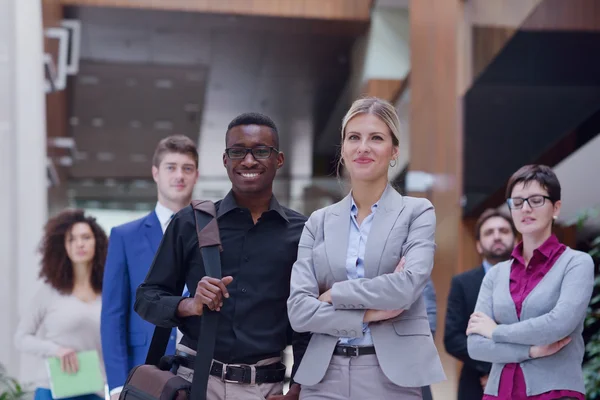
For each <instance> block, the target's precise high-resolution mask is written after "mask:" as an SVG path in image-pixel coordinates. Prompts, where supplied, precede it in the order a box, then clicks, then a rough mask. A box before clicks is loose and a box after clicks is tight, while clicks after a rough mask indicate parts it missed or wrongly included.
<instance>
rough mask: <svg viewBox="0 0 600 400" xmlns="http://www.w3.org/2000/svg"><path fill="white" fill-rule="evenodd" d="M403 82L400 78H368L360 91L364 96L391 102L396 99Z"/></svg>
mask: <svg viewBox="0 0 600 400" xmlns="http://www.w3.org/2000/svg"><path fill="white" fill-rule="evenodd" d="M403 82H404V80H402V79H369V80H368V81H367V83H365V86H364V89H363V91H362V92H363V94H364V95H366V96H374V97H379V98H380V99H384V100H387V101H389V102H392V103H393V102H394V101H395V100H396V99H397V96H398V93H399V92H400V89H401V88H402V85H403Z"/></svg>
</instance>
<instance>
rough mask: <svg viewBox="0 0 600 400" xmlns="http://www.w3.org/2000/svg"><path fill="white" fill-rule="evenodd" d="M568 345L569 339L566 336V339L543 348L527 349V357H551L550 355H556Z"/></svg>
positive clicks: (533, 347) (532, 347)
mask: <svg viewBox="0 0 600 400" xmlns="http://www.w3.org/2000/svg"><path fill="white" fill-rule="evenodd" d="M569 343H571V338H570V337H568V336H567V337H566V338H564V339H561V340H559V341H558V342H554V343H551V344H547V345H544V346H531V347H530V348H529V357H531V358H541V357H548V356H551V355H552V354H555V353H558V352H559V351H560V350H562V348H563V347H565V346H566V345H568V344H569Z"/></svg>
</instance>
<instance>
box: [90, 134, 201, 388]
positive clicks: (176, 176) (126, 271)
mask: <svg viewBox="0 0 600 400" xmlns="http://www.w3.org/2000/svg"><path fill="white" fill-rule="evenodd" d="M152 177H153V178H154V181H155V182H156V188H157V192H158V201H157V203H156V208H155V209H154V211H152V212H151V213H150V214H148V215H146V216H145V217H143V218H140V219H138V220H136V221H133V222H129V223H126V224H124V225H120V226H117V227H115V228H113V229H112V231H111V234H110V242H109V246H108V255H107V258H106V265H105V269H104V285H103V290H102V316H101V329H100V330H101V337H102V353H103V355H104V363H105V367H106V375H107V380H108V387H109V391H110V396H111V399H117V398H118V397H119V394H120V392H121V389H122V388H123V385H124V384H125V380H126V379H127V376H128V374H129V372H130V371H131V369H132V368H133V367H135V366H136V365H140V364H143V363H144V362H145V360H146V354H147V353H148V348H149V347H150V341H151V339H152V334H153V332H154V325H152V324H150V323H149V322H146V321H144V320H143V319H142V318H140V316H139V315H138V314H136V313H135V312H133V303H134V301H135V292H136V289H137V287H138V286H139V285H140V284H141V283H142V281H143V280H144V278H145V277H146V274H147V273H148V269H149V268H150V265H151V264H152V260H153V259H154V254H155V253H156V250H157V249H158V246H159V244H160V242H161V240H162V236H163V233H164V231H165V229H166V227H167V225H168V223H169V222H170V220H171V217H172V216H173V215H174V214H175V213H177V212H178V211H179V210H181V209H182V208H184V207H185V206H187V205H189V204H190V201H191V198H192V191H193V189H194V185H195V184H196V181H197V180H198V150H197V149H196V145H195V144H194V142H193V141H192V140H191V139H190V138H188V137H186V136H182V135H177V136H169V137H167V138H165V139H163V140H161V141H160V142H159V144H158V146H157V147H156V150H155V152H154V157H153V159H152ZM175 341H176V331H175V330H173V334H172V335H171V340H170V341H169V346H168V350H167V353H168V354H174V353H175Z"/></svg>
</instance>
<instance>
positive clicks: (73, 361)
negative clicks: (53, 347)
mask: <svg viewBox="0 0 600 400" xmlns="http://www.w3.org/2000/svg"><path fill="white" fill-rule="evenodd" d="M56 356H57V357H58V358H60V368H61V369H62V370H63V372H66V373H67V374H76V373H77V371H79V362H78V361H77V352H76V351H75V350H73V349H68V348H65V347H61V348H60V349H58V351H57V352H56Z"/></svg>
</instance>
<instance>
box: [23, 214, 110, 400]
mask: <svg viewBox="0 0 600 400" xmlns="http://www.w3.org/2000/svg"><path fill="white" fill-rule="evenodd" d="M107 246H108V239H107V237H106V233H104V231H103V230H102V228H101V227H100V225H98V223H97V222H96V220H95V219H94V218H92V217H89V216H86V215H85V214H84V212H83V210H66V211H63V212H61V213H60V214H58V215H57V216H55V217H53V218H51V219H50V220H49V221H48V223H47V224H46V227H45V229H44V237H43V239H42V243H41V246H40V252H41V254H42V268H41V271H40V278H42V279H43V281H44V284H43V285H42V286H41V287H40V288H39V290H38V291H37V293H36V294H35V296H34V298H33V302H32V305H31V307H29V308H28V312H27V313H26V314H25V315H23V316H22V318H21V321H20V323H19V327H18V329H17V333H16V335H15V344H16V346H17V348H18V349H19V350H21V351H23V352H26V353H29V354H32V355H34V356H36V357H37V358H39V362H38V363H37V365H36V366H35V369H32V371H31V375H30V377H29V378H30V379H28V380H31V381H33V383H35V385H36V392H35V400H51V399H52V394H51V391H50V389H49V388H50V382H49V379H48V375H47V371H46V366H45V359H46V358H49V357H58V358H59V359H60V361H61V368H62V369H63V371H65V372H67V373H75V372H77V370H78V362H77V352H81V351H86V350H96V351H97V352H98V355H99V356H100V357H102V350H101V344H100V310H101V292H102V276H103V272H104V262H105V259H106V249H107ZM100 364H101V365H100V367H101V370H102V371H103V373H104V368H103V363H102V362H101V363H100ZM99 396H100V397H99ZM103 397H104V394H103V393H98V394H97V395H95V394H90V395H86V396H78V397H76V399H77V400H84V399H85V400H97V399H100V398H103Z"/></svg>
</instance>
